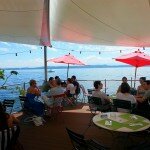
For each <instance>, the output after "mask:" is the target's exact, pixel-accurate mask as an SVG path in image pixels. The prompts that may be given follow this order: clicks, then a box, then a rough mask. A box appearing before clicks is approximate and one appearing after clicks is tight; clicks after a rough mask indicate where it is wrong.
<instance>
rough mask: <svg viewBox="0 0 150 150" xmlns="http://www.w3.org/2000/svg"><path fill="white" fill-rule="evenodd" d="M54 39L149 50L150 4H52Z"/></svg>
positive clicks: (116, 0) (139, 0)
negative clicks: (146, 48)
mask: <svg viewBox="0 0 150 150" xmlns="http://www.w3.org/2000/svg"><path fill="white" fill-rule="evenodd" d="M50 10H51V17H50V22H51V39H53V40H58V41H67V42H73V43H82V44H83V43H86V44H104V45H121V46H138V47H149V46H150V0H51V6H50Z"/></svg>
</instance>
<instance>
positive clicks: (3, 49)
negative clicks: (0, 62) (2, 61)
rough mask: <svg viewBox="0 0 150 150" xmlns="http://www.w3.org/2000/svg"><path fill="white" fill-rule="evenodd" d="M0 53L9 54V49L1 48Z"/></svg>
mask: <svg viewBox="0 0 150 150" xmlns="http://www.w3.org/2000/svg"><path fill="white" fill-rule="evenodd" d="M0 52H9V49H8V48H4V47H2V48H0Z"/></svg>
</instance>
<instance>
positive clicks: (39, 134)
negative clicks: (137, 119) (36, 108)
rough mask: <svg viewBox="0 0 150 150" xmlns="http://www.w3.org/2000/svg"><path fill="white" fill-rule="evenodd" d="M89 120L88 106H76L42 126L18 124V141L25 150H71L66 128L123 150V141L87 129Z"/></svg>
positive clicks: (100, 131) (106, 132) (95, 128)
mask: <svg viewBox="0 0 150 150" xmlns="http://www.w3.org/2000/svg"><path fill="white" fill-rule="evenodd" d="M91 118H92V114H91V113H90V112H89V110H88V106H86V105H78V106H76V107H73V108H72V109H70V110H66V111H64V112H62V113H61V114H60V115H59V116H58V118H56V119H55V120H52V119H50V118H46V123H45V125H43V126H39V127H36V126H34V125H33V124H32V123H31V122H30V123H28V124H23V123H20V127H21V134H20V141H21V143H22V144H23V146H24V149H25V150H71V149H72V145H71V142H70V139H69V137H68V135H67V132H66V129H65V128H66V127H68V128H70V129H72V130H73V131H75V132H77V133H81V134H82V133H85V134H84V135H85V137H86V138H87V139H89V138H90V139H91V138H92V139H93V138H94V139H96V140H98V141H100V142H101V143H103V144H105V145H107V146H109V147H111V149H112V150H113V149H114V150H119V149H120V150H121V149H123V147H122V145H123V144H119V143H123V141H124V139H117V140H116V141H115V142H114V137H113V135H112V134H111V132H108V131H107V130H103V129H100V128H98V127H96V126H95V125H94V124H92V125H91V126H90V128H88V125H89V123H90V120H91ZM87 128H88V130H87ZM140 141H141V139H140ZM129 142H130V141H129Z"/></svg>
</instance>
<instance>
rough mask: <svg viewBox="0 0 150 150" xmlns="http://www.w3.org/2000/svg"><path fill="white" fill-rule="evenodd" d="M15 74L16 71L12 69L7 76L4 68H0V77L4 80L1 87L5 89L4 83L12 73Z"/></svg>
mask: <svg viewBox="0 0 150 150" xmlns="http://www.w3.org/2000/svg"><path fill="white" fill-rule="evenodd" d="M17 74H18V72H17V71H14V70H12V71H10V74H9V75H8V76H6V75H5V72H4V70H2V69H0V79H3V80H4V83H3V84H2V85H1V88H3V89H5V88H6V87H5V86H4V85H5V84H6V83H7V81H8V79H9V78H10V77H11V76H12V75H17Z"/></svg>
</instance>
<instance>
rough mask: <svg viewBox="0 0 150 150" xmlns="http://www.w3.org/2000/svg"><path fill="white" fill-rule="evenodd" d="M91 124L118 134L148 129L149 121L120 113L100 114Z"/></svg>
mask: <svg viewBox="0 0 150 150" xmlns="http://www.w3.org/2000/svg"><path fill="white" fill-rule="evenodd" d="M93 123H94V124H95V125H96V126H98V127H101V128H104V129H108V130H112V131H119V132H137V131H143V130H145V129H147V128H149V127H150V121H149V120H148V119H146V118H144V117H142V116H138V115H135V114H129V113H121V112H108V113H100V114H98V115H96V116H94V117H93Z"/></svg>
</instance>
